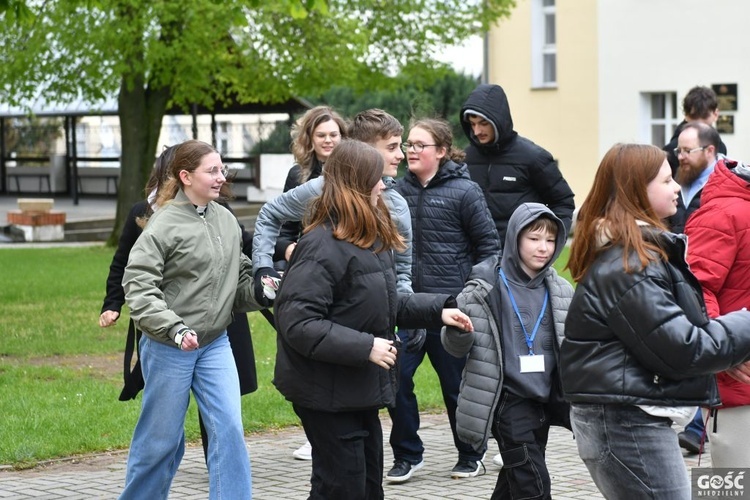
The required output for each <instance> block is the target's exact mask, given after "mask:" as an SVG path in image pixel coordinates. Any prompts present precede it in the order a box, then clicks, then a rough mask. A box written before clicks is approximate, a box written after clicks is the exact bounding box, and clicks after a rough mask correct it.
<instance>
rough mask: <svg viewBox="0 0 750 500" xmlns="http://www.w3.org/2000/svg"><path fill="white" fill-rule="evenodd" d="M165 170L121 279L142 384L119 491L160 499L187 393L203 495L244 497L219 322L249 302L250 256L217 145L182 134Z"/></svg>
mask: <svg viewBox="0 0 750 500" xmlns="http://www.w3.org/2000/svg"><path fill="white" fill-rule="evenodd" d="M168 170H169V173H168V175H167V176H166V178H165V180H164V181H163V183H162V186H161V189H160V190H159V191H158V193H157V197H156V206H157V207H158V208H157V210H156V211H155V212H154V213H153V215H151V216H150V217H149V218H148V222H147V224H146V226H145V228H144V229H143V233H142V234H141V235H140V236H139V237H138V239H137V241H136V242H135V244H134V245H133V248H132V249H131V250H130V256H129V258H128V264H127V267H126V268H125V272H124V274H123V279H122V286H123V288H124V290H125V301H126V302H127V305H128V307H129V308H130V315H131V317H132V318H133V320H134V322H135V324H136V327H137V328H138V329H139V330H141V331H142V332H143V336H142V338H141V340H140V343H139V345H140V350H139V354H140V362H141V368H142V371H143V378H144V381H145V386H144V389H143V400H142V403H141V414H140V416H139V418H138V423H137V424H136V427H135V431H134V432H133V440H132V443H131V446H130V453H129V455H128V463H127V472H126V477H125V489H124V491H123V492H122V495H121V497H120V498H122V499H130V498H132V499H141V498H167V496H168V494H169V487H170V485H171V483H172V479H173V478H174V474H175V473H176V471H177V467H178V465H179V462H180V459H181V458H182V454H181V450H180V448H181V446H182V440H183V432H184V431H183V429H184V424H185V414H186V411H187V407H188V403H189V401H190V393H191V392H192V393H193V395H194V396H195V400H196V402H197V403H198V408H199V411H200V414H201V416H202V418H203V419H204V420H205V422H206V430H207V433H208V438H209V439H208V454H207V466H208V479H209V497H210V498H233V499H234V498H236V499H249V498H250V497H251V496H252V484H251V483H252V481H251V475H250V460H249V457H248V453H247V448H246V447H245V440H244V429H243V426H242V413H241V407H240V385H239V379H238V375H237V368H236V367H235V363H234V360H233V358H232V351H231V348H230V346H229V341H228V338H227V331H226V329H227V325H229V324H230V322H231V320H232V312H233V311H248V310H253V309H257V307H256V305H255V304H254V301H253V293H252V290H253V288H252V282H251V276H252V274H251V263H250V260H249V259H248V258H247V256H245V255H244V254H242V235H241V229H240V225H239V223H238V222H237V219H236V218H235V217H234V215H232V213H231V212H230V211H229V210H227V209H226V208H224V207H222V206H221V205H219V204H218V203H217V202H216V200H217V199H218V198H219V196H220V193H221V192H222V190H223V189H224V187H225V183H226V175H227V170H226V167H224V165H223V164H222V161H221V157H220V156H219V153H218V152H217V151H216V150H215V149H214V148H213V147H211V146H210V145H209V144H206V143H204V142H200V141H196V140H190V141H186V142H184V143H182V144H180V145H178V146H176V147H175V149H174V155H173V158H172V160H171V162H170V164H169V166H168Z"/></svg>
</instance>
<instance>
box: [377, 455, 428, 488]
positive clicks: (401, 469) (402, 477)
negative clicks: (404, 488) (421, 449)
mask: <svg viewBox="0 0 750 500" xmlns="http://www.w3.org/2000/svg"><path fill="white" fill-rule="evenodd" d="M422 467H424V460H422V461H420V462H419V463H418V464H413V463H411V462H407V461H406V460H394V461H393V467H392V468H391V470H389V471H388V474H386V476H385V480H386V481H390V482H391V483H403V482H404V481H408V480H409V478H410V477H411V475H412V474H414V473H415V472H416V471H418V470H419V469H421V468H422Z"/></svg>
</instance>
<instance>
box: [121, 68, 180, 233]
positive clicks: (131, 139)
mask: <svg viewBox="0 0 750 500" xmlns="http://www.w3.org/2000/svg"><path fill="white" fill-rule="evenodd" d="M126 80H127V77H123V79H122V83H121V84H120V94H119V96H118V115H119V117H120V137H121V142H122V157H121V159H120V184H119V191H118V193H117V212H116V215H115V226H114V229H113V230H112V234H111V235H110V236H109V239H108V240H107V244H108V245H111V246H115V245H117V242H118V241H119V239H120V234H121V233H122V227H123V225H124V223H125V218H126V217H127V216H128V213H130V209H131V208H132V206H133V205H134V204H135V203H136V202H138V201H140V200H142V199H144V198H145V195H144V192H143V189H144V187H145V185H146V181H147V180H148V177H149V175H151V170H152V169H153V166H154V159H155V158H156V146H157V143H158V141H159V134H160V132H161V123H162V119H163V118H164V113H165V111H166V108H167V101H168V100H169V89H167V88H159V89H153V88H151V86H150V85H148V86H147V85H146V84H145V81H144V78H143V77H142V76H141V77H136V78H134V79H133V80H134V84H133V85H128V84H127V83H126Z"/></svg>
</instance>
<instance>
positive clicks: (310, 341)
mask: <svg viewBox="0 0 750 500" xmlns="http://www.w3.org/2000/svg"><path fill="white" fill-rule="evenodd" d="M325 175H326V182H325V184H324V185H323V193H322V194H321V195H320V197H319V198H317V199H316V200H315V201H314V202H313V206H312V207H311V210H310V212H309V217H308V219H307V220H306V224H305V232H304V235H303V236H302V238H301V239H300V241H299V245H298V247H297V249H296V250H295V251H294V254H293V255H292V259H291V261H290V263H289V268H288V270H287V272H286V273H285V274H284V278H283V280H282V282H281V287H280V289H279V293H278V296H277V298H276V302H275V312H276V319H277V327H278V337H277V339H278V340H277V344H278V349H277V355H276V367H275V374H274V385H275V386H276V388H277V389H278V390H279V391H280V392H281V393H282V394H283V395H284V396H285V397H286V399H288V400H289V401H291V402H292V404H293V407H294V411H295V412H296V413H297V415H298V416H299V417H300V420H301V421H302V425H303V427H304V429H305V433H306V434H307V437H308V439H309V440H310V442H311V444H312V461H313V464H312V468H313V470H312V479H311V483H312V484H311V491H310V498H327V499H381V498H383V487H382V480H383V431H382V429H381V426H380V419H379V417H378V410H379V409H380V408H383V407H390V406H393V405H394V404H395V401H396V390H397V376H396V373H397V370H398V356H399V344H398V343H397V341H396V335H395V327H396V325H399V326H404V327H411V328H420V327H424V326H431V327H433V328H439V327H440V325H442V324H448V325H454V326H457V327H459V328H461V329H463V330H466V331H471V330H472V327H471V322H470V321H468V317H467V316H466V315H465V314H463V313H461V312H460V311H459V310H458V309H455V299H453V298H452V297H450V296H449V295H446V294H403V293H399V292H397V289H396V270H395V264H394V258H393V252H394V250H400V249H403V248H404V242H403V239H402V237H401V236H400V235H399V233H398V231H397V229H396V227H395V225H394V224H393V221H392V219H391V216H390V213H389V211H388V209H387V207H386V206H385V204H384V202H383V200H382V198H381V193H382V192H383V190H384V189H385V185H384V184H383V181H382V179H381V177H382V175H383V157H382V156H381V154H380V153H379V152H378V151H377V150H376V149H375V148H373V147H372V146H369V145H367V144H365V143H362V142H359V141H342V143H341V144H339V145H338V146H337V147H336V149H335V150H334V151H333V153H332V154H331V156H330V158H329V159H328V162H327V163H326V174H325ZM447 307H450V308H447Z"/></svg>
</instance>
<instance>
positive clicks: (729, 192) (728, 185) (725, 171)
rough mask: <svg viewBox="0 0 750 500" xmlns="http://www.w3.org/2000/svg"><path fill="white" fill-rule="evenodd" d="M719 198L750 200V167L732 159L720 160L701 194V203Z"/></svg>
mask: <svg viewBox="0 0 750 500" xmlns="http://www.w3.org/2000/svg"><path fill="white" fill-rule="evenodd" d="M717 198H740V199H743V200H747V201H750V168H749V167H747V166H745V165H742V164H737V163H736V162H733V161H731V160H719V161H718V162H717V163H716V167H715V168H714V171H713V173H712V174H711V176H710V177H709V178H708V182H707V183H706V185H705V186H704V188H703V193H702V194H701V204H702V205H705V204H706V203H708V202H709V201H711V200H713V199H717Z"/></svg>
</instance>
